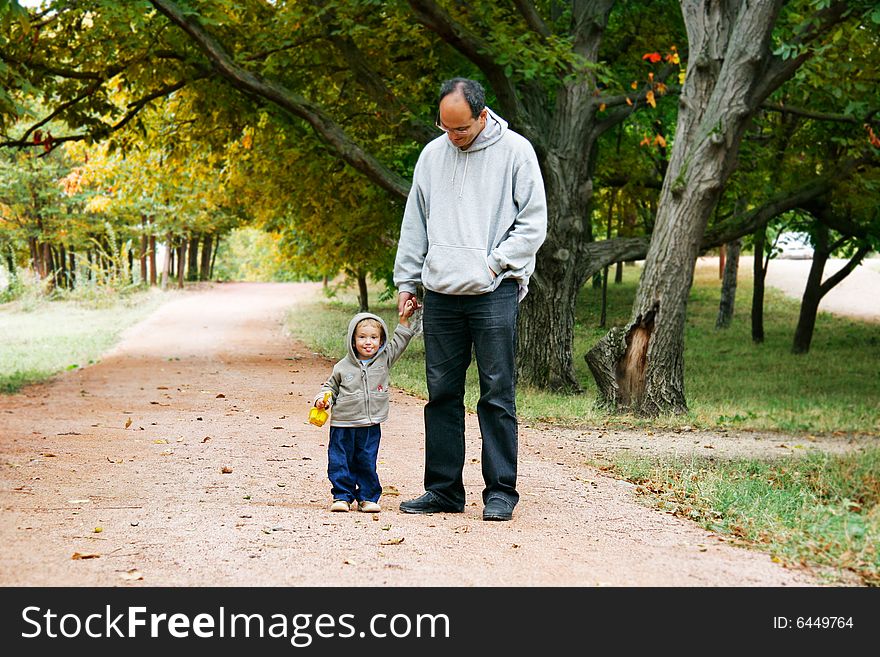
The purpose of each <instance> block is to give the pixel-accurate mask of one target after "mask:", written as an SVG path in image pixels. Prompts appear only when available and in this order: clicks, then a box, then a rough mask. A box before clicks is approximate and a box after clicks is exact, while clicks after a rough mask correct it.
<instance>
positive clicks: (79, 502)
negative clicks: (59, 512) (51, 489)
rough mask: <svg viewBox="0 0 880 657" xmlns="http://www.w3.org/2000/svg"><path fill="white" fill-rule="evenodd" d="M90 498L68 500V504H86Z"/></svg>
mask: <svg viewBox="0 0 880 657" xmlns="http://www.w3.org/2000/svg"><path fill="white" fill-rule="evenodd" d="M89 501H90V500H67V503H68V504H86V503H87V502H89Z"/></svg>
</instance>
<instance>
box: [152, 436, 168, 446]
mask: <svg viewBox="0 0 880 657" xmlns="http://www.w3.org/2000/svg"><path fill="white" fill-rule="evenodd" d="M153 442H154V443H155V444H157V445H167V444H168V441H167V440H165V439H164V438H156V440H154V441H153Z"/></svg>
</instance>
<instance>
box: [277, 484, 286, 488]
mask: <svg viewBox="0 0 880 657" xmlns="http://www.w3.org/2000/svg"><path fill="white" fill-rule="evenodd" d="M275 485H276V486H278V488H284V487H285V486H286V485H287V484H275Z"/></svg>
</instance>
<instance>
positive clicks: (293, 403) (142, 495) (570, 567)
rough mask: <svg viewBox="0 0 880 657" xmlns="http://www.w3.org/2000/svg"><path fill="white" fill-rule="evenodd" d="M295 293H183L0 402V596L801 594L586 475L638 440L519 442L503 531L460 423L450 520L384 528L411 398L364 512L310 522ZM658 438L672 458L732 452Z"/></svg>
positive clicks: (399, 401) (391, 428) (312, 474)
mask: <svg viewBox="0 0 880 657" xmlns="http://www.w3.org/2000/svg"><path fill="white" fill-rule="evenodd" d="M314 292H315V287H313V286H311V285H308V284H247V283H236V284H225V285H217V286H214V287H212V288H209V289H203V290H200V291H192V292H187V293H184V294H183V295H181V296H180V297H178V298H176V299H174V300H172V301H170V302H169V303H167V304H166V305H164V306H163V307H161V308H160V309H159V310H158V311H156V312H155V313H154V314H153V315H152V316H150V317H149V318H148V319H147V320H146V321H145V322H143V323H141V324H139V325H137V326H136V327H134V328H133V329H132V330H130V331H129V332H128V333H127V334H126V335H125V336H124V339H123V341H122V342H121V343H120V345H119V346H118V347H117V348H116V349H114V350H113V352H111V353H110V354H108V355H106V356H105V357H104V358H103V359H102V361H101V362H100V363H99V364H97V365H95V366H92V367H89V368H86V369H83V370H79V371H75V372H71V373H68V374H65V375H62V376H59V377H57V378H56V379H55V380H54V381H52V382H50V383H48V384H45V385H40V386H33V387H30V388H27V389H26V390H25V391H24V393H23V394H20V395H15V396H9V397H0V450H2V459H0V463H2V468H0V471H2V478H0V503H2V508H3V515H2V525H0V537H2V541H3V545H4V549H3V551H2V553H0V585H3V586H8V585H40V586H45V585H62V586H68V585H74V586H80V585H99V586H108V585H109V586H116V585H120V586H144V585H147V586H159V585H172V586H206V585H217V586H236V585H257V586H262V585H274V586H279V585H395V586H396V585H451V586H472V585H517V586H533V585H550V586H557V585H566V586H568V585H572V586H595V585H615V586H630V585H638V586H645V585H652V586H788V585H813V584H816V580H815V579H813V577H812V575H811V574H809V573H807V572H805V571H796V570H787V569H785V568H783V567H781V566H779V565H777V564H775V563H773V562H771V560H770V558H769V557H768V556H766V555H763V554H760V553H757V552H751V551H747V550H744V549H740V548H736V547H732V546H730V545H727V544H725V543H723V542H722V541H721V540H720V539H719V538H718V537H716V536H714V535H713V534H710V533H708V532H705V531H703V530H701V529H699V528H698V527H696V526H695V525H693V524H691V523H688V522H686V521H684V520H682V519H680V518H676V517H673V516H670V515H667V514H664V513H661V512H658V511H654V510H651V509H649V508H646V507H645V506H643V505H641V504H640V503H639V502H638V501H637V500H636V498H635V495H634V494H633V492H632V486H630V485H629V484H626V483H624V482H620V481H617V480H615V479H612V478H609V477H606V476H603V475H602V474H601V473H600V472H599V471H597V470H595V469H592V468H590V467H587V466H586V465H584V460H585V458H586V457H587V456H589V455H590V454H595V453H599V452H602V451H607V450H612V449H617V448H621V449H625V448H638V447H639V446H643V443H644V440H643V439H644V437H645V436H644V433H645V432H632V433H626V432H609V431H595V430H594V431H588V430H584V431H575V430H568V431H561V430H553V429H549V428H544V429H541V428H523V431H522V434H521V449H520V486H519V487H520V491H521V495H522V499H521V503H520V505H519V507H518V508H517V511H516V514H515V517H514V520H513V521H512V522H510V523H485V522H483V521H482V520H481V519H480V514H481V510H482V509H481V505H480V504H479V498H480V490H481V488H482V480H481V476H480V464H479V462H478V459H479V456H480V454H479V432H478V429H477V422H476V417H469V418H468V425H467V426H468V447H467V449H468V453H467V454H468V461H469V462H468V464H467V466H466V469H465V484H466V486H467V493H468V504H469V506H467V507H466V511H465V513H464V514H461V515H457V514H448V515H443V514H441V515H434V516H411V515H405V514H402V513H400V512H398V511H397V505H398V503H399V502H400V500H402V499H407V498H409V497H412V496H415V495H418V494H420V493H421V491H422V486H421V477H422V463H423V447H422V442H423V438H422V436H423V429H422V413H421V409H422V405H423V402H422V401H421V400H419V399H415V398H412V397H409V396H407V395H405V394H403V393H401V392H397V393H396V394H395V397H394V402H393V407H392V419H391V420H390V421H389V422H388V423H387V424H386V425H385V426H384V427H383V443H382V449H381V452H380V464H379V474H380V477H381V478H382V483H383V485H384V486H385V489H386V494H385V496H383V498H382V500H381V502H382V504H383V508H384V511H383V512H382V513H381V514H379V515H378V516H370V515H367V514H359V513H349V514H330V513H329V512H328V511H327V510H326V509H327V505H328V499H329V484H328V482H327V481H326V437H327V430H326V427H325V428H322V429H319V428H317V427H313V426H311V425H309V424H308V423H307V422H306V421H305V418H306V415H307V410H308V402H309V401H310V399H311V397H312V395H313V394H314V391H315V389H316V387H317V386H318V385H319V383H320V381H322V380H323V379H324V378H325V377H326V375H327V373H328V372H329V370H330V367H331V362H329V361H327V360H325V359H321V358H318V357H316V356H314V355H313V354H311V353H310V352H309V351H308V350H307V349H306V348H305V347H304V346H302V345H300V344H297V343H295V342H293V341H292V340H291V339H290V338H288V337H286V336H285V335H284V334H283V332H282V328H281V321H282V317H283V314H284V311H285V310H286V309H287V308H288V307H290V306H293V305H295V304H297V303H298V302H300V301H302V300H305V299H308V298H310V297H311V296H312V295H313V294H314ZM129 420H130V425H129ZM126 425H129V426H126ZM666 438H667V442H666V443H664V444H668V445H669V446H670V449H672V450H673V451H676V452H678V453H687V452H688V451H689V450H690V451H694V452H704V451H705V449H704V447H705V445H704V443H705V442H712V443H714V444H713V445H712V448H713V450H718V452H717V453H718V454H722V453H724V451H725V446H726V445H730V446H731V449H733V447H732V446H734V445H736V444H741V443H742V441H741V440H740V441H737V440H736V439H735V438H734V437H731V436H729V435H728V436H723V435H718V436H707V435H703V434H700V435H697V434H692V433H690V432H681V433H677V434H676V433H673V432H670V433H669V434H668V435H667V437H666ZM772 440H773V441H775V443H779V442H780V441H779V438H778V436H777V437H776V438H774V439H772ZM753 442H756V441H753ZM768 445H769V443H768ZM770 447H771V448H773V449H777V448H776V447H775V446H772V445H770ZM223 467H228V468H231V469H232V472H231V473H228V474H223V473H221V468H223ZM395 492H399V495H394V493H395ZM96 528H100V530H101V531H100V532H97V531H96ZM399 539H403V541H402V542H398V543H396V544H387V543H391V542H395V541H399ZM74 553H80V554H81V555H90V554H98V555H100V556H99V557H95V558H87V559H76V560H74V559H72V558H71V557H72V555H74ZM141 576H142V578H143V579H131V578H138V577H141Z"/></svg>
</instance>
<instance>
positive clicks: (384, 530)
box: [373, 515, 391, 532]
mask: <svg viewBox="0 0 880 657" xmlns="http://www.w3.org/2000/svg"><path fill="white" fill-rule="evenodd" d="M373 517H374V518H375V519H376V520H378V519H379V516H377V515H376V516H373ZM389 529H391V525H384V526H383V527H382V531H383V532H387V531H388V530H389Z"/></svg>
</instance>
